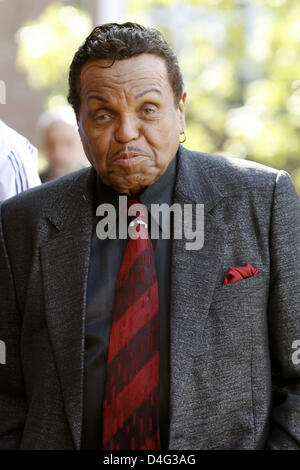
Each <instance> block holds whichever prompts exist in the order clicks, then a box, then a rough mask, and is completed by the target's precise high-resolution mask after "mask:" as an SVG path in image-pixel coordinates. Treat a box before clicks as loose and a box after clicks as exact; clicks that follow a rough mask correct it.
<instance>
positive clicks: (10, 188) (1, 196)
mask: <svg viewBox="0 0 300 470" xmlns="http://www.w3.org/2000/svg"><path fill="white" fill-rule="evenodd" d="M20 192H21V182H20V175H19V174H18V171H17V168H16V163H15V162H14V159H13V158H12V157H11V156H9V155H7V157H6V158H3V157H2V158H1V159H0V202H1V201H4V200H5V199H8V198H9V197H12V196H15V195H16V194H19V193H20Z"/></svg>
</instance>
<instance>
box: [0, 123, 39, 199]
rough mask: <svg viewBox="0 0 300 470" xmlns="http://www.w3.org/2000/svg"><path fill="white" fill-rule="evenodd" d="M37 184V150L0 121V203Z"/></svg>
mask: <svg viewBox="0 0 300 470" xmlns="http://www.w3.org/2000/svg"><path fill="white" fill-rule="evenodd" d="M39 184H41V180H40V178H39V175H38V151H37V149H36V148H35V147H34V146H33V145H32V144H31V143H30V142H29V141H28V140H27V139H26V138H25V137H23V136H22V135H20V134H18V132H16V131H15V130H14V129H12V128H11V127H9V126H7V125H6V124H5V123H4V122H3V121H1V120H0V202H1V201H4V200H5V199H8V198H9V197H12V196H15V195H16V194H19V193H22V192H23V191H26V189H29V188H33V187H34V186H38V185H39Z"/></svg>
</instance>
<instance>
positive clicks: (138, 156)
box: [112, 152, 146, 166]
mask: <svg viewBox="0 0 300 470" xmlns="http://www.w3.org/2000/svg"><path fill="white" fill-rule="evenodd" d="M144 158H146V156H145V155H143V154H142V153H138V152H121V153H118V154H117V155H116V156H115V157H114V158H113V159H112V162H114V163H118V164H119V165H122V166H128V165H133V164H135V163H139V162H140V161H141V160H143V159H144Z"/></svg>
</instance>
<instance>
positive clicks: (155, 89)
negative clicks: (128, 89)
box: [135, 86, 162, 98]
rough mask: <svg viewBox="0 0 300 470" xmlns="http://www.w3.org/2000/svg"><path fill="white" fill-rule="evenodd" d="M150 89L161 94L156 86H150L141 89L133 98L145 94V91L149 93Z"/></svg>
mask: <svg viewBox="0 0 300 470" xmlns="http://www.w3.org/2000/svg"><path fill="white" fill-rule="evenodd" d="M150 91H156V92H157V93H159V94H160V95H161V94H162V93H161V91H160V89H159V88H157V87H156V86H152V87H151V88H147V90H144V91H141V92H140V93H138V94H137V95H135V98H141V97H142V96H144V95H146V94H147V93H150Z"/></svg>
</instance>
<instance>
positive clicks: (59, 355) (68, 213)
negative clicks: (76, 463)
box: [41, 169, 93, 449]
mask: <svg viewBox="0 0 300 470" xmlns="http://www.w3.org/2000/svg"><path fill="white" fill-rule="evenodd" d="M75 185H76V189H75ZM92 191H93V170H92V169H89V170H85V171H83V172H82V173H80V176H79V177H78V179H76V181H74V182H73V184H72V185H71V187H70V188H69V189H68V190H67V191H65V192H64V194H63V195H58V197H57V200H56V203H55V204H54V205H53V206H52V208H51V209H50V210H49V211H48V218H49V220H50V221H51V222H52V224H53V225H54V226H55V227H56V229H57V233H56V235H55V236H54V237H53V238H52V239H51V240H50V241H49V242H48V243H47V244H46V245H44V246H43V247H42V248H41V261H42V270H43V280H44V295H45V309H46V318H47V325H48V329H49V335H50V341H51V344H52V347H53V352H54V357H55V360H56V365H57V368H58V374H59V378H60V382H61V388H62V394H63V399H64V406H65V410H66V414H67V418H68V422H69V426H70V429H71V433H72V436H73V439H74V444H75V447H76V449H79V448H80V438H81V421H82V393H83V370H84V320H85V299H86V285H87V275H88V266H89V255H90V237H91V233H92ZM66 273H69V274H67V275H66Z"/></svg>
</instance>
